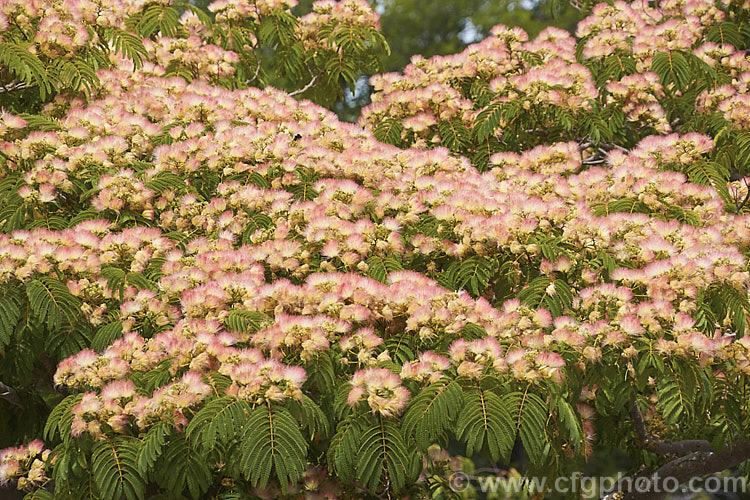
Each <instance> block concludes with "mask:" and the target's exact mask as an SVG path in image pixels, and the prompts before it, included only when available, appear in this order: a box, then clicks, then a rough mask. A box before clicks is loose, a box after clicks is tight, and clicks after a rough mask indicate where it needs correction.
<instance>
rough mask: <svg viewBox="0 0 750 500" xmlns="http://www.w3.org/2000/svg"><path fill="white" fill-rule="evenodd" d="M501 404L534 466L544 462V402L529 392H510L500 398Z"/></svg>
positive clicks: (546, 412) (545, 437)
mask: <svg viewBox="0 0 750 500" xmlns="http://www.w3.org/2000/svg"><path fill="white" fill-rule="evenodd" d="M502 404H503V406H504V407H505V408H507V409H508V412H509V413H510V414H511V415H512V418H513V421H514V426H515V429H516V430H517V431H518V435H519V436H520V437H521V441H522V442H523V446H524V448H525V449H526V452H527V453H528V454H529V458H530V459H531V461H532V462H533V463H534V464H541V463H542V462H543V460H544V449H545V446H546V445H547V432H546V428H547V419H548V418H549V409H548V408H547V405H546V404H545V402H544V401H543V400H542V398H540V397H539V396H537V395H536V394H534V393H531V392H525V393H521V392H512V393H510V394H507V395H505V396H504V397H503V398H502Z"/></svg>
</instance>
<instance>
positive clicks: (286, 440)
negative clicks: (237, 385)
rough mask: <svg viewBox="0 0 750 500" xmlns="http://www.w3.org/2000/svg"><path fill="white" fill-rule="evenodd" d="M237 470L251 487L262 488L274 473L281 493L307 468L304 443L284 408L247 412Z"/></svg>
mask: <svg viewBox="0 0 750 500" xmlns="http://www.w3.org/2000/svg"><path fill="white" fill-rule="evenodd" d="M241 441H242V449H241V456H240V468H241V469H242V473H243V475H244V476H245V477H246V478H247V479H248V480H249V481H250V483H251V484H252V485H253V486H259V487H260V488H264V487H265V486H266V485H267V484H268V481H269V479H270V478H271V472H272V471H273V473H274V477H275V479H277V480H278V481H279V484H280V486H281V491H282V492H283V493H284V494H286V492H287V488H288V487H289V486H290V485H291V484H294V483H295V482H296V481H297V480H298V479H299V478H300V477H302V474H303V473H304V472H305V469H306V467H307V440H306V439H305V437H304V436H303V435H302V432H301V431H300V428H299V424H298V423H297V421H296V420H295V419H294V418H293V417H292V415H291V414H290V413H289V411H288V410H287V409H286V408H281V407H269V406H265V405H264V406H258V407H257V408H255V409H253V410H252V411H251V412H250V415H249V417H248V419H247V424H246V426H245V432H244V434H243V435H242V438H241Z"/></svg>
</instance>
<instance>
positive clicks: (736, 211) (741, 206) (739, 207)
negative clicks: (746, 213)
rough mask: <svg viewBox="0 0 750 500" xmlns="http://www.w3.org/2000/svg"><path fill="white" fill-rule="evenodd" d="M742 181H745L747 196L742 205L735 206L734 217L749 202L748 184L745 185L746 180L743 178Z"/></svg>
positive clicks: (749, 189) (749, 185) (749, 191)
mask: <svg viewBox="0 0 750 500" xmlns="http://www.w3.org/2000/svg"><path fill="white" fill-rule="evenodd" d="M743 180H744V181H745V188H747V194H746V195H745V199H744V200H742V203H740V204H739V205H737V210H735V211H734V215H738V214H739V213H740V210H742V208H743V207H744V206H745V205H747V202H748V201H750V184H748V183H747V178H745V177H743ZM735 203H736V202H735Z"/></svg>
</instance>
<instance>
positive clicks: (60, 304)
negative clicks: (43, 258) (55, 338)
mask: <svg viewBox="0 0 750 500" xmlns="http://www.w3.org/2000/svg"><path fill="white" fill-rule="evenodd" d="M26 295H27V296H28V298H29V304H30V305H31V309H32V310H33V311H34V315H35V316H36V318H37V319H38V320H39V321H41V322H42V323H44V324H45V325H46V326H47V329H48V330H51V331H54V330H57V329H59V328H60V327H62V325H63V321H65V322H66V323H67V324H68V325H73V324H75V323H76V321H77V318H78V315H79V313H80V302H81V301H80V300H79V299H78V298H77V297H75V296H74V295H72V294H71V293H70V292H69V291H68V287H66V286H65V285H64V284H62V283H61V282H60V281H59V280H57V279H55V278H50V277H46V276H43V277H40V278H37V279H34V280H31V281H29V282H28V283H27V284H26Z"/></svg>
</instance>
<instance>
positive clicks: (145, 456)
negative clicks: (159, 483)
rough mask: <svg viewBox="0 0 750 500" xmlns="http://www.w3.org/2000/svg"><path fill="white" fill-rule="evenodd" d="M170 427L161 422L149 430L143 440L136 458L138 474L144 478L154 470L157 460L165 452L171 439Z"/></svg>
mask: <svg viewBox="0 0 750 500" xmlns="http://www.w3.org/2000/svg"><path fill="white" fill-rule="evenodd" d="M169 430H170V426H169V424H167V423H166V422H159V423H158V424H156V425H154V426H153V427H151V428H150V429H149V430H148V433H146V435H145V436H144V437H143V438H142V440H141V442H140V444H139V447H138V453H137V456H136V465H137V466H138V472H139V473H140V474H141V475H142V476H143V477H146V475H147V474H148V473H149V472H150V471H151V470H152V468H153V466H154V464H155V463H156V460H157V459H158V458H159V456H161V454H162V452H163V451H164V444H165V443H166V442H167V438H168V437H169Z"/></svg>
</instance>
